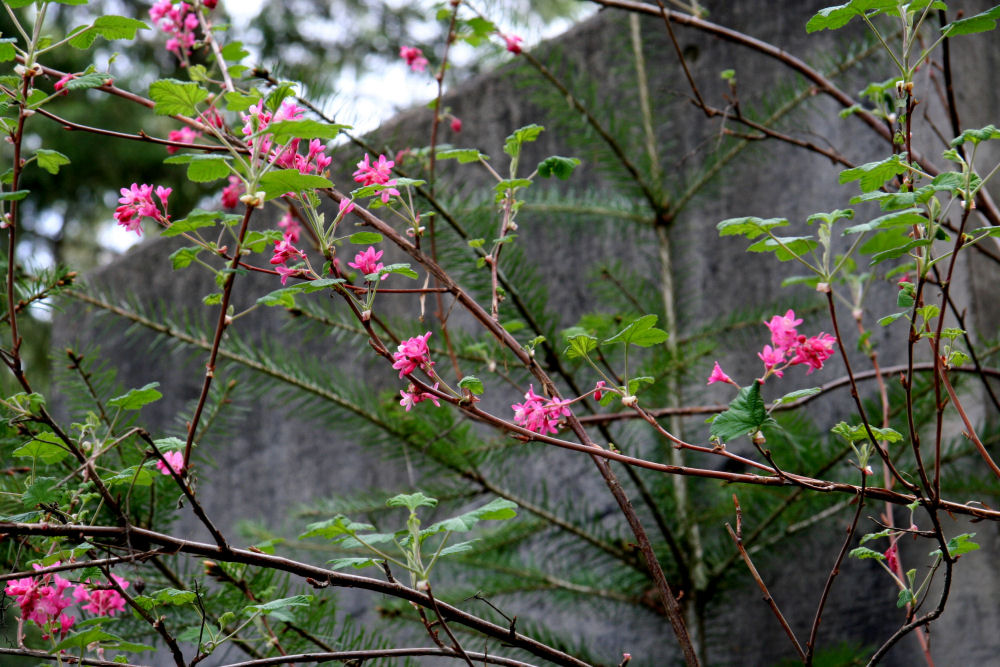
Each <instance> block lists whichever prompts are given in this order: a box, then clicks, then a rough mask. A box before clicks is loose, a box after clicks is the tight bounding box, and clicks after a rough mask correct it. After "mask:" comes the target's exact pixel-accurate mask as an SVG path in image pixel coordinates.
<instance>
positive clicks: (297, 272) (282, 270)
mask: <svg viewBox="0 0 1000 667" xmlns="http://www.w3.org/2000/svg"><path fill="white" fill-rule="evenodd" d="M274 270H275V271H277V272H278V275H279V276H281V284H282V285H284V284H286V283H287V282H288V279H289V278H291V277H293V276H301V275H302V270H301V269H290V268H288V267H287V266H285V265H284V264H279V265H278V266H276V267H274Z"/></svg>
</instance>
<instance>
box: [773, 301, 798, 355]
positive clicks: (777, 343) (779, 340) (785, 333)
mask: <svg viewBox="0 0 1000 667" xmlns="http://www.w3.org/2000/svg"><path fill="white" fill-rule="evenodd" d="M765 324H766V325H767V328H768V329H770V330H771V344H772V345H774V348H775V349H776V350H782V351H785V350H789V349H790V348H792V347H794V346H795V344H796V343H797V342H798V336H799V334H798V332H797V331H796V330H795V327H797V326H798V325H800V324H802V319H801V318H799V319H795V311H793V310H790V309H789V311H788V312H787V313H785V314H784V316H782V315H775V316H774V317H772V318H771V321H770V322H765Z"/></svg>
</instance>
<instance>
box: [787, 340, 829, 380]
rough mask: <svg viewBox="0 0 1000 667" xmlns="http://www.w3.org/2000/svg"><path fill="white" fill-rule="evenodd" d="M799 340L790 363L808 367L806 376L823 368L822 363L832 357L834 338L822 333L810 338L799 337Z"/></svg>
mask: <svg viewBox="0 0 1000 667" xmlns="http://www.w3.org/2000/svg"><path fill="white" fill-rule="evenodd" d="M799 339H800V340H799V344H798V345H797V346H796V347H795V348H794V350H793V351H794V352H795V357H794V358H793V359H792V361H791V363H792V365H795V364H806V365H807V366H809V370H807V371H806V375H808V374H809V373H812V372H813V371H818V370H819V369H821V368H823V362H825V361H826V360H827V359H829V358H830V357H832V356H833V346H834V344H835V343H836V342H837V338H836V336H831V335H830V334H827V333H822V332H820V334H819V335H818V336H813V337H812V338H806V337H805V336H799Z"/></svg>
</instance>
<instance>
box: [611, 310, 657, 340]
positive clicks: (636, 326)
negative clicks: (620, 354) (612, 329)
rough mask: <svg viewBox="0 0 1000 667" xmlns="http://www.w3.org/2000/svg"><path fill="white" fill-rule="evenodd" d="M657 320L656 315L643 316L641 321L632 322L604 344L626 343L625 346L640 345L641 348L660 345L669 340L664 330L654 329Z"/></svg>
mask: <svg viewBox="0 0 1000 667" xmlns="http://www.w3.org/2000/svg"><path fill="white" fill-rule="evenodd" d="M657 319H658V318H657V317H656V315H643V316H642V317H640V318H639V319H637V320H634V321H632V322H630V323H629V324H628V326H626V327H625V328H624V329H622V330H621V331H619V332H618V333H616V334H615V335H614V336H612V337H611V338H608V339H607V340H605V341H604V344H605V345H616V344H618V343H624V344H625V345H638V346H640V347H649V346H651V345H658V344H659V343H662V342H664V341H666V340H667V332H666V331H664V330H663V329H657V328H655V327H653V325H654V324H656V320H657Z"/></svg>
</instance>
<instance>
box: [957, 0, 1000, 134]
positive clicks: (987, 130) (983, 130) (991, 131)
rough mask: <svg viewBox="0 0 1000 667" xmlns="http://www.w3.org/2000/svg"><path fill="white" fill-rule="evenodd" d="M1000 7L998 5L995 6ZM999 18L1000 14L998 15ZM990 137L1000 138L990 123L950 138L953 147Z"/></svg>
mask: <svg viewBox="0 0 1000 667" xmlns="http://www.w3.org/2000/svg"><path fill="white" fill-rule="evenodd" d="M997 9H1000V7H997ZM998 18H1000V16H998ZM990 139H1000V130H998V129H997V128H995V127H994V126H992V125H987V126H986V127H984V128H980V129H978V130H966V131H965V132H962V134H960V135H958V136H957V137H955V138H954V139H952V140H951V145H952V146H954V147H958V146H961V145H962V144H964V143H965V142H967V141H971V142H972V143H973V145H978V144H979V143H981V142H983V141H989V140H990Z"/></svg>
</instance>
